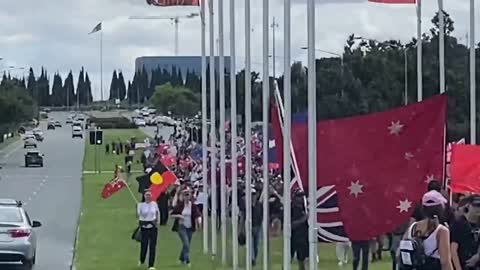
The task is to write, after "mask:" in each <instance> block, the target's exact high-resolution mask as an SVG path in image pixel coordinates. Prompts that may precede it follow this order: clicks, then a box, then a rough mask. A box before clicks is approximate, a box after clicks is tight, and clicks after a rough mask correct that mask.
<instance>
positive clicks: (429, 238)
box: [400, 190, 453, 270]
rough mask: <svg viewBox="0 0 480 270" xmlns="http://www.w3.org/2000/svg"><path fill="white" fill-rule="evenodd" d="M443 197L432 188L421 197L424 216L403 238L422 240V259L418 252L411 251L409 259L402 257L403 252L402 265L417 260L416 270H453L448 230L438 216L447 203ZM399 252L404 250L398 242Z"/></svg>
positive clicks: (442, 212) (443, 210)
mask: <svg viewBox="0 0 480 270" xmlns="http://www.w3.org/2000/svg"><path fill="white" fill-rule="evenodd" d="M447 202H448V201H447V200H446V199H445V197H444V196H443V195H442V194H441V193H440V192H438V191H436V190H432V191H429V192H427V193H425V195H424V196H423V198H422V212H423V216H424V218H423V219H422V220H419V221H417V222H414V223H413V224H412V225H411V226H410V227H409V229H408V230H407V233H406V234H405V237H404V239H406V240H410V239H412V240H415V239H418V241H421V242H422V246H423V254H422V256H425V257H424V259H423V260H421V261H420V260H418V257H416V256H419V254H415V253H414V252H412V253H411V254H409V256H411V257H413V258H410V257H409V258H410V259H409V260H407V259H404V258H406V257H405V254H400V255H401V256H400V258H401V263H402V266H405V265H408V264H409V263H410V264H412V262H418V264H419V265H416V268H415V269H416V270H453V266H452V256H451V253H450V231H449V229H448V228H447V227H446V226H445V225H442V224H441V223H440V220H439V217H441V216H442V215H443V214H444V213H445V206H446V204H447ZM400 252H401V253H404V252H406V251H405V250H404V249H402V243H400Z"/></svg>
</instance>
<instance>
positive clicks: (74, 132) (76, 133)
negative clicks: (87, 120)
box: [72, 126, 83, 138]
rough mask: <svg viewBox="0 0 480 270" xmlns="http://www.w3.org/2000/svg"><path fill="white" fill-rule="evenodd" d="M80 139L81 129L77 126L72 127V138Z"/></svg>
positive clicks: (81, 135) (81, 136)
mask: <svg viewBox="0 0 480 270" xmlns="http://www.w3.org/2000/svg"><path fill="white" fill-rule="evenodd" d="M76 137H80V138H83V129H82V127H79V126H74V127H73V128H72V138H76Z"/></svg>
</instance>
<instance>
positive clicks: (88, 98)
mask: <svg viewBox="0 0 480 270" xmlns="http://www.w3.org/2000/svg"><path fill="white" fill-rule="evenodd" d="M85 94H86V95H87V96H86V98H85V103H84V104H85V105H88V104H90V103H91V102H93V95H92V83H91V82H90V77H89V76H88V72H86V73H85Z"/></svg>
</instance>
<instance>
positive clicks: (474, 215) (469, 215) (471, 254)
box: [451, 195, 480, 270]
mask: <svg viewBox="0 0 480 270" xmlns="http://www.w3.org/2000/svg"><path fill="white" fill-rule="evenodd" d="M463 200H464V202H462V203H460V204H464V205H465V206H464V207H463V209H462V210H463V215H461V216H459V217H458V218H456V220H455V222H454V223H453V224H452V228H451V238H452V239H451V241H452V243H451V250H452V261H453V265H454V267H455V269H462V270H474V269H475V270H476V269H479V268H480V263H479V262H480V261H479V253H478V251H479V239H478V238H479V235H478V234H479V226H480V224H479V220H480V195H471V196H469V197H465V198H464V199H463Z"/></svg>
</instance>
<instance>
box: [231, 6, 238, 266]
mask: <svg viewBox="0 0 480 270" xmlns="http://www.w3.org/2000/svg"><path fill="white" fill-rule="evenodd" d="M235 12H236V10H235V0H230V92H231V93H230V104H231V105H230V106H231V109H230V126H231V128H230V130H231V132H232V145H231V146H232V253H233V254H232V261H233V270H238V203H237V202H238V181H237V180H238V178H237V165H238V164H237V77H236V74H235V72H236V67H235V66H236V59H235V55H236V52H235Z"/></svg>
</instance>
